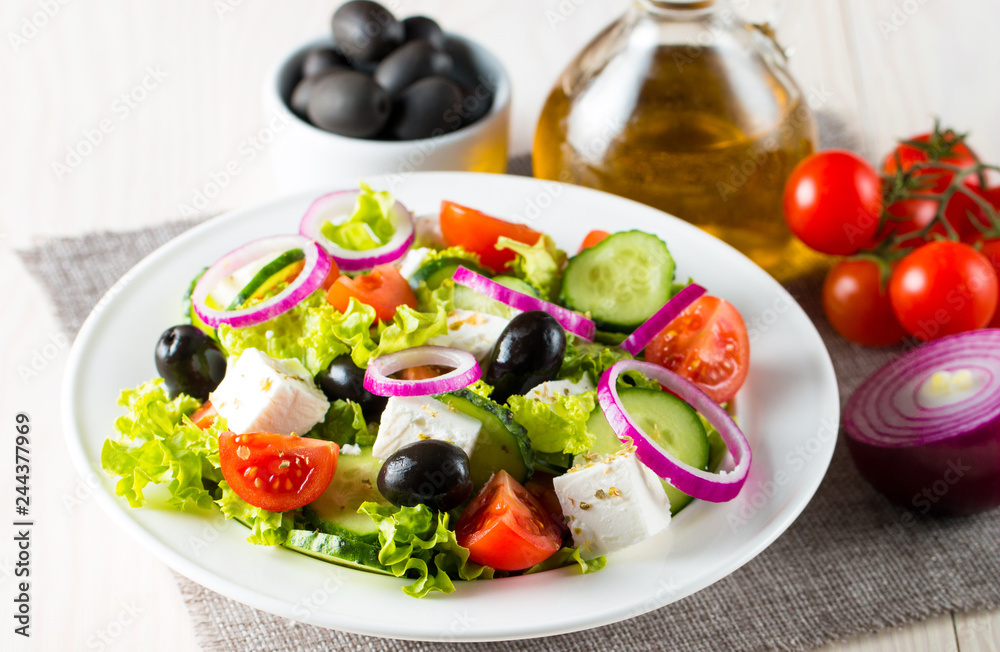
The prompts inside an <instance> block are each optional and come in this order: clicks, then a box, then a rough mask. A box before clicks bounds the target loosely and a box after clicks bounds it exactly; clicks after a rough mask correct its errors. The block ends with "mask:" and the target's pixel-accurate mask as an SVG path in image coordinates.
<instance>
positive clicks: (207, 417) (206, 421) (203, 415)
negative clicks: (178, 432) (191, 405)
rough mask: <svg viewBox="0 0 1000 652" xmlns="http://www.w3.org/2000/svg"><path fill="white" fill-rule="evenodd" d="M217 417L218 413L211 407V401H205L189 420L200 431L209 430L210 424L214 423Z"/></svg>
mask: <svg viewBox="0 0 1000 652" xmlns="http://www.w3.org/2000/svg"><path fill="white" fill-rule="evenodd" d="M218 416H219V413H218V411H217V410H216V409H215V406H214V405H212V402H211V401H205V402H204V403H202V404H201V407H200V408H198V409H197V410H195V411H194V412H193V413H192V414H191V416H190V419H191V421H192V422H194V425H196V426H198V427H199V428H201V429H202V430H205V429H206V428H211V427H212V424H213V423H215V419H216V418H217V417H218Z"/></svg>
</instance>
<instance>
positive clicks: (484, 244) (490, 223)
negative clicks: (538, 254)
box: [441, 201, 542, 273]
mask: <svg viewBox="0 0 1000 652" xmlns="http://www.w3.org/2000/svg"><path fill="white" fill-rule="evenodd" d="M441 235H442V236H443V237H444V242H445V244H447V245H448V246H449V247H458V246H461V247H465V248H466V249H467V250H468V251H471V252H473V253H476V254H479V258H480V260H482V261H483V264H484V265H486V266H487V267H489V268H490V269H492V270H493V271H495V272H497V273H502V272H503V271H504V270H505V269H506V268H507V263H510V262H512V261H513V260H514V258H515V256H516V254H515V253H514V252H513V251H511V250H510V249H504V250H502V251H497V248H496V244H497V240H499V239H500V237H501V236H506V237H508V238H510V239H511V240H517V241H518V242H523V243H525V244H529V245H533V244H536V243H537V242H538V239H539V238H541V237H542V234H541V233H539V232H538V231H535V230H534V229H532V228H530V227H527V226H525V225H524V224H516V223H514V222H508V221H506V220H501V219H498V218H496V217H490V216H489V215H487V214H485V213H482V212H480V211H477V210H475V209H472V208H467V207H465V206H462V205H460V204H456V203H455V202H450V201H443V202H441Z"/></svg>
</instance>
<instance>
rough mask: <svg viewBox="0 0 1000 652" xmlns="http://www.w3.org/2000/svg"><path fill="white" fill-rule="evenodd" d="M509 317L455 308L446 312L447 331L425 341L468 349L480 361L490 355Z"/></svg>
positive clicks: (436, 344)
mask: <svg viewBox="0 0 1000 652" xmlns="http://www.w3.org/2000/svg"><path fill="white" fill-rule="evenodd" d="M509 323H510V320H509V319H504V318H503V317H497V316H496V315H487V314H485V313H482V312H476V311H474V310H459V309H455V310H452V311H451V312H449V313H448V332H447V333H445V334H444V335H437V336H435V337H432V338H431V339H429V340H428V341H427V343H428V344H432V345H434V346H450V347H454V348H456V349H462V350H463V351H468V352H469V353H471V354H472V355H474V356H476V359H477V360H479V361H480V362H482V361H483V360H485V359H486V358H488V357H489V356H490V353H491V352H492V351H493V345H495V344H496V343H497V340H498V339H500V334H501V333H503V329H505V328H507V324H509Z"/></svg>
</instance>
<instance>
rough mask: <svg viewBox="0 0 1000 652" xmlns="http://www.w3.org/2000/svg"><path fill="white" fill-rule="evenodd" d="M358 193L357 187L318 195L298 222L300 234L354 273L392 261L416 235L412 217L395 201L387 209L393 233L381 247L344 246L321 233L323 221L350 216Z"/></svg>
mask: <svg viewBox="0 0 1000 652" xmlns="http://www.w3.org/2000/svg"><path fill="white" fill-rule="evenodd" d="M360 192H361V191H360V190H340V191H337V192H331V193H329V194H327V195H323V196H322V197H319V198H317V199H316V200H315V201H313V203H312V204H311V205H310V206H309V208H308V209H307V210H306V213H305V215H303V216H302V221H301V222H300V223H299V233H300V234H302V235H304V236H305V237H307V238H310V239H312V240H315V241H316V242H318V243H320V244H321V245H323V248H324V249H326V251H327V253H328V254H330V255H331V256H333V259H334V260H335V261H337V266H338V267H339V268H340V269H341V270H342V271H345V272H357V271H360V270H364V269H371V268H372V267H375V266H376V265H381V264H383V263H392V262H395V261H397V260H399V259H400V258H401V257H402V256H403V254H405V253H406V250H407V249H409V248H410V245H412V244H413V240H414V238H415V237H416V236H415V232H414V229H413V216H412V215H410V211H408V210H406V207H404V206H403V205H402V204H400V203H399V202H398V201H397V202H396V205H395V206H393V207H392V210H391V211H389V220H390V221H391V222H392V225H393V226H394V227H395V229H396V232H395V233H394V234H393V235H392V237H391V238H390V239H389V242H387V243H385V244H384V245H382V246H381V247H376V248H375V249H365V250H364V251H354V250H352V249H344V248H342V247H340V246H339V245H338V244H337V243H335V242H333V241H332V240H330V239H329V238H327V237H326V236H325V235H323V224H324V223H325V222H328V221H334V220H336V219H337V218H341V217H343V218H346V217H348V216H350V214H351V211H352V210H353V209H354V201H355V199H356V198H357V196H358V194H359V193H360Z"/></svg>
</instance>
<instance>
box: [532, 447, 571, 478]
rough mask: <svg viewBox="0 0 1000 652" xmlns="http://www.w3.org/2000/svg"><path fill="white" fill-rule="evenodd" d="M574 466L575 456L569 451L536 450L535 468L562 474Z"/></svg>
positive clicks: (553, 473)
mask: <svg viewBox="0 0 1000 652" xmlns="http://www.w3.org/2000/svg"><path fill="white" fill-rule="evenodd" d="M571 466H573V456H572V455H570V454H569V453H539V452H538V451H535V470H536V471H544V472H545V473H551V474H552V475H562V474H563V473H565V472H566V470H567V469H568V468H570V467H571Z"/></svg>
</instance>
